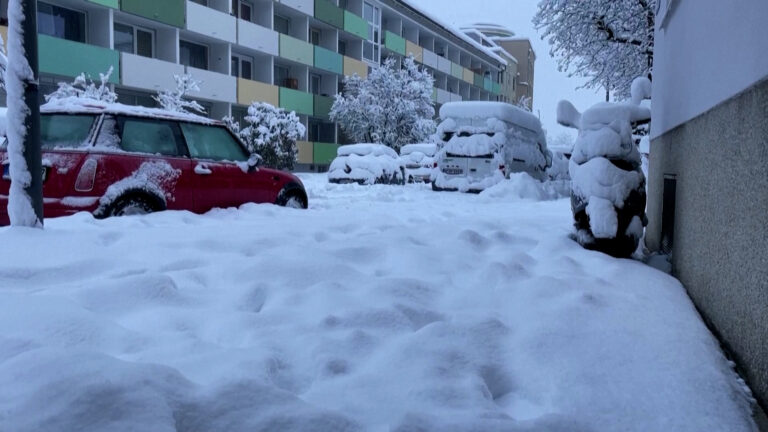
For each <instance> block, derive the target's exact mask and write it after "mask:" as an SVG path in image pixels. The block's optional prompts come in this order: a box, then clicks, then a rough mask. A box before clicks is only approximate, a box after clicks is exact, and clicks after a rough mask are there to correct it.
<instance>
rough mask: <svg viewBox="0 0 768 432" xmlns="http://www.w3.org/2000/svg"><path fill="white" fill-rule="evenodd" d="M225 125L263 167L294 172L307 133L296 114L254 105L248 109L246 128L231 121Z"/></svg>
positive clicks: (272, 107) (266, 105)
mask: <svg viewBox="0 0 768 432" xmlns="http://www.w3.org/2000/svg"><path fill="white" fill-rule="evenodd" d="M223 121H224V122H225V123H226V124H227V126H228V127H229V128H230V129H231V130H232V131H233V132H234V133H236V134H238V135H239V136H240V138H241V139H242V140H243V141H244V142H245V143H246V145H247V146H248V150H249V151H250V152H251V153H257V154H259V156H261V158H262V159H263V163H264V165H266V166H268V167H272V168H277V169H281V170H292V169H293V165H294V163H295V162H296V158H297V155H298V149H297V147H296V141H298V140H299V139H301V138H302V137H304V134H305V133H306V128H305V127H304V125H303V124H301V120H299V117H298V116H297V115H296V113H295V112H293V111H286V110H284V109H282V108H277V107H274V106H272V105H270V104H268V103H265V102H254V103H252V104H251V106H250V107H248V115H247V116H246V117H245V122H246V123H247V126H245V127H244V128H242V129H241V127H240V124H239V123H237V122H235V121H234V119H232V118H231V117H227V118H224V119H223Z"/></svg>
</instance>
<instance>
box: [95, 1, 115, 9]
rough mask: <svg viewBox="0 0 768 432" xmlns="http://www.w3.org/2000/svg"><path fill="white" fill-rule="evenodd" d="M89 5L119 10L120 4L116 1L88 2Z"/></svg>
mask: <svg viewBox="0 0 768 432" xmlns="http://www.w3.org/2000/svg"><path fill="white" fill-rule="evenodd" d="M88 1H89V2H91V3H96V4H100V5H102V6H107V7H111V8H114V9H119V8H120V2H119V1H118V0H88Z"/></svg>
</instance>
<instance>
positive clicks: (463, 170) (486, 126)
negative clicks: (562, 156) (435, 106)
mask: <svg viewBox="0 0 768 432" xmlns="http://www.w3.org/2000/svg"><path fill="white" fill-rule="evenodd" d="M440 119H441V123H440V125H439V126H438V128H437V137H436V138H437V140H436V141H437V144H438V148H439V150H438V153H437V155H436V156H435V162H436V168H435V169H434V170H433V172H432V176H431V180H432V189H434V190H438V191H442V190H452V191H461V192H481V191H483V190H485V189H486V188H488V187H491V186H493V185H495V184H497V183H499V182H501V181H502V180H504V179H505V178H507V177H509V174H510V173H516V172H526V173H528V174H530V175H531V176H532V177H534V178H536V179H538V180H542V181H543V180H545V179H546V176H547V175H546V170H547V168H548V167H549V166H551V165H552V154H551V153H550V152H549V150H547V143H546V139H545V137H544V132H543V130H542V129H541V122H539V119H538V118H536V116H534V115H533V114H531V113H529V112H527V111H524V110H522V109H520V108H517V107H515V106H513V105H510V104H506V103H503V102H450V103H447V104H445V105H443V106H442V108H440Z"/></svg>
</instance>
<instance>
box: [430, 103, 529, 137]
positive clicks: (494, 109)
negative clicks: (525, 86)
mask: <svg viewBox="0 0 768 432" xmlns="http://www.w3.org/2000/svg"><path fill="white" fill-rule="evenodd" d="M440 118H441V119H443V120H445V119H449V118H453V119H472V118H478V119H487V118H497V119H499V120H501V121H504V122H507V123H512V124H516V125H520V126H522V127H524V128H526V129H530V130H532V131H535V132H537V133H539V132H540V131H541V123H540V122H539V119H538V118H537V117H536V116H535V115H533V114H532V113H530V112H528V111H525V110H524V109H522V108H518V107H516V106H514V105H510V104H508V103H504V102H481V101H467V102H448V103H446V104H444V105H443V106H442V107H440Z"/></svg>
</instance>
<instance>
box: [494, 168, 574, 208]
mask: <svg viewBox="0 0 768 432" xmlns="http://www.w3.org/2000/svg"><path fill="white" fill-rule="evenodd" d="M567 193H568V191H567V189H564V188H563V187H558V186H556V185H553V184H551V183H549V182H541V181H539V180H536V179H535V178H533V177H531V176H530V175H529V174H528V173H512V174H510V176H509V179H507V180H504V181H502V182H500V183H498V184H496V185H493V186H491V187H489V188H488V189H486V190H484V191H482V192H480V196H481V197H483V198H488V199H492V200H510V201H511V200H530V201H550V200H556V199H561V198H565V197H567V196H568V195H567Z"/></svg>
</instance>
